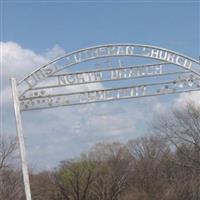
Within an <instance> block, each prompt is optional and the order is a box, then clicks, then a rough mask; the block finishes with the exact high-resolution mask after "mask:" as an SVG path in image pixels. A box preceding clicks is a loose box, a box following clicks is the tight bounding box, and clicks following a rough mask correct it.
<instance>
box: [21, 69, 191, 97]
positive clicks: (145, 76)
mask: <svg viewBox="0 0 200 200" xmlns="http://www.w3.org/2000/svg"><path fill="white" fill-rule="evenodd" d="M125 69H126V68H125ZM189 73H190V72H187V71H184V72H181V71H180V72H169V73H162V74H153V75H141V76H136V77H122V78H117V79H102V80H95V81H88V82H83V83H70V84H63V85H59V84H57V85H48V86H41V87H35V88H32V89H29V90H27V91H25V93H26V92H29V91H35V90H42V89H53V88H62V87H68V86H69V87H70V86H74V85H85V84H88V85H89V84H92V83H103V82H111V81H113V82H116V81H123V80H136V79H142V78H147V77H149V78H152V77H153V78H156V77H161V76H170V75H179V74H189ZM66 75H67V74H66ZM58 76H60V75H58ZM25 93H23V94H21V95H20V97H21V96H22V95H24V94H25Z"/></svg>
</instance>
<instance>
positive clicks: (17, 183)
mask: <svg viewBox="0 0 200 200" xmlns="http://www.w3.org/2000/svg"><path fill="white" fill-rule="evenodd" d="M15 161H16V140H15V139H13V138H9V137H6V136H3V135H0V199H1V200H13V199H16V200H24V192H23V189H22V188H23V187H22V179H21V172H20V171H18V170H17V169H16V168H15V167H14V166H13V164H14V163H15Z"/></svg>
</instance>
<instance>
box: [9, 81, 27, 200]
mask: <svg viewBox="0 0 200 200" xmlns="http://www.w3.org/2000/svg"><path fill="white" fill-rule="evenodd" d="M11 86H12V96H13V102H14V111H15V120H16V128H17V138H18V143H19V149H20V157H21V167H22V174H23V181H24V189H25V195H26V200H31V190H30V182H29V174H28V166H27V161H26V150H25V143H24V137H23V133H22V122H21V113H20V102H19V95H18V91H17V82H16V79H15V78H11Z"/></svg>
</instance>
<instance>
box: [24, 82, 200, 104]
mask: <svg viewBox="0 0 200 200" xmlns="http://www.w3.org/2000/svg"><path fill="white" fill-rule="evenodd" d="M194 80H200V79H199V78H195V79H194ZM182 81H184V79H181V80H180V82H182ZM178 82H179V81H177V80H169V81H163V82H154V83H146V84H139V85H129V86H126V87H116V88H108V89H107V88H106V89H98V90H87V91H80V92H69V93H60V94H51V95H45V96H35V97H27V98H24V99H21V100H20V101H25V100H33V99H44V98H51V97H61V96H71V95H79V94H85V93H92V92H96V91H98V92H100V91H112V90H120V89H128V88H130V87H133V88H136V87H142V86H144V87H149V86H157V85H165V84H171V83H178Z"/></svg>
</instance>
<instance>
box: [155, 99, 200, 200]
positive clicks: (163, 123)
mask: <svg viewBox="0 0 200 200" xmlns="http://www.w3.org/2000/svg"><path fill="white" fill-rule="evenodd" d="M153 130H154V131H156V132H157V133H159V134H162V135H163V137H164V138H165V140H167V141H168V142H170V144H171V147H172V150H173V152H174V154H173V155H174V156H173V159H172V161H173V163H174V168H173V170H174V173H175V175H174V179H173V188H171V190H170V192H169V194H172V193H173V192H172V191H174V193H173V194H174V196H176V198H175V197H173V198H174V199H192V200H198V199H200V104H197V103H194V102H188V103H187V104H186V106H184V107H183V106H182V107H179V108H174V109H172V111H171V112H169V113H168V114H167V115H166V114H165V115H161V116H159V117H158V118H156V120H155V122H154V124H153ZM180 182H181V184H180ZM178 195H179V197H178Z"/></svg>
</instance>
